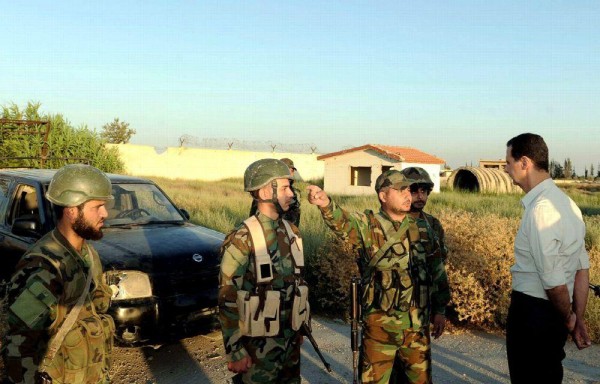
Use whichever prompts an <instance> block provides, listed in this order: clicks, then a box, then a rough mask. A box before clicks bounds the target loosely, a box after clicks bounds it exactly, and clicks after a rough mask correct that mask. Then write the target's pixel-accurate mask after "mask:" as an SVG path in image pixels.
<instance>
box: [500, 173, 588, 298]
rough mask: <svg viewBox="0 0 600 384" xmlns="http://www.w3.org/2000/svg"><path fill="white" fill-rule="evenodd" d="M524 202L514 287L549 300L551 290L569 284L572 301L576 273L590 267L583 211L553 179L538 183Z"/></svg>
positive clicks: (516, 252)
mask: <svg viewBox="0 0 600 384" xmlns="http://www.w3.org/2000/svg"><path fill="white" fill-rule="evenodd" d="M521 203H522V204H523V207H524V208H525V212H524V213H523V218H522V219H521V225H520V227H519V231H518V232H517V237H516V238H515V264H514V265H513V266H512V267H511V269H510V270H511V273H512V288H513V290H515V291H519V292H522V293H525V294H527V295H530V296H533V297H539V298H542V299H546V300H548V295H547V294H546V290H547V289H550V288H554V287H557V286H559V285H566V286H567V288H568V289H569V297H570V298H571V301H572V300H573V283H574V281H575V273H576V272H577V271H578V270H579V269H589V267H590V259H589V256H588V254H587V252H586V250H585V224H584V222H583V219H582V217H581V210H580V209H579V208H578V207H577V205H576V204H575V203H574V202H573V200H571V198H570V197H569V196H567V195H566V194H565V193H564V192H563V191H561V190H560V188H558V187H557V186H556V184H554V181H552V179H546V180H544V181H542V182H541V183H539V184H538V185H536V186H535V187H534V188H533V189H531V190H530V191H529V192H528V193H527V194H526V195H525V197H523V199H522V200H521Z"/></svg>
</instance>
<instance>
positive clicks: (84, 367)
mask: <svg viewBox="0 0 600 384" xmlns="http://www.w3.org/2000/svg"><path fill="white" fill-rule="evenodd" d="M114 332H115V325H114V322H113V319H112V317H110V316H108V315H104V314H98V315H97V317H96V316H94V317H88V318H86V319H82V320H78V321H77V322H76V323H75V325H74V326H73V328H71V330H70V331H69V332H68V333H67V336H66V337H65V339H64V341H63V343H62V346H61V347H60V352H59V353H58V354H57V355H56V357H55V358H54V360H53V361H52V362H51V363H50V365H49V366H48V367H47V369H46V373H47V374H48V375H49V376H50V377H53V378H54V380H53V382H54V383H83V382H88V383H98V382H100V381H102V380H103V379H104V378H106V377H107V376H108V372H109V370H110V365H111V354H112V348H113V335H114Z"/></svg>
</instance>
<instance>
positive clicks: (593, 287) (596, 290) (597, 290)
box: [590, 283, 600, 297]
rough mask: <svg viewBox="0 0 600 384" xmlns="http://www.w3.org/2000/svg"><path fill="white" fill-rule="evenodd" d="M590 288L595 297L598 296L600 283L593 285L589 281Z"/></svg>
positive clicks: (599, 294)
mask: <svg viewBox="0 0 600 384" xmlns="http://www.w3.org/2000/svg"><path fill="white" fill-rule="evenodd" d="M590 289H591V290H592V292H594V295H596V297H600V285H594V284H592V283H590Z"/></svg>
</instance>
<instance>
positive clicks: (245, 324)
mask: <svg viewBox="0 0 600 384" xmlns="http://www.w3.org/2000/svg"><path fill="white" fill-rule="evenodd" d="M280 298H281V293H280V292H279V291H264V297H261V296H259V295H251V294H250V292H248V291H242V290H240V291H238V293H237V306H238V313H239V327H240V332H241V333H242V336H249V337H265V336H266V337H274V336H277V335H278V334H279V316H280V313H279V312H280V306H281V300H280Z"/></svg>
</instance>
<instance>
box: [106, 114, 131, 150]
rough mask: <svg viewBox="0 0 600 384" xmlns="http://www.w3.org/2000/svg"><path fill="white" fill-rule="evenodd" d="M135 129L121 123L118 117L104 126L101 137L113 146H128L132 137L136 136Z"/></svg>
mask: <svg viewBox="0 0 600 384" xmlns="http://www.w3.org/2000/svg"><path fill="white" fill-rule="evenodd" d="M135 133H136V132H135V129H132V128H129V123H126V122H124V121H119V118H118V117H115V119H114V120H113V121H112V122H111V123H107V124H104V125H103V126H102V133H101V134H100V137H102V138H103V139H104V140H106V142H107V143H111V144H127V143H129V140H130V139H131V136H133V135H135Z"/></svg>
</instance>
